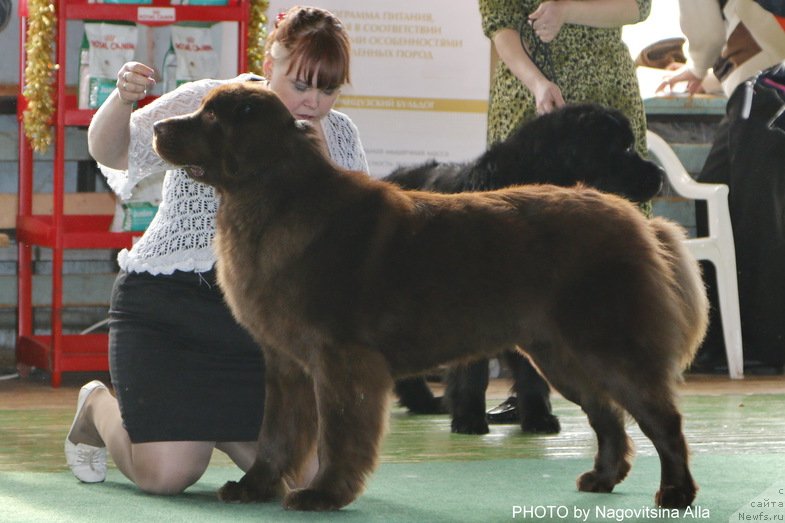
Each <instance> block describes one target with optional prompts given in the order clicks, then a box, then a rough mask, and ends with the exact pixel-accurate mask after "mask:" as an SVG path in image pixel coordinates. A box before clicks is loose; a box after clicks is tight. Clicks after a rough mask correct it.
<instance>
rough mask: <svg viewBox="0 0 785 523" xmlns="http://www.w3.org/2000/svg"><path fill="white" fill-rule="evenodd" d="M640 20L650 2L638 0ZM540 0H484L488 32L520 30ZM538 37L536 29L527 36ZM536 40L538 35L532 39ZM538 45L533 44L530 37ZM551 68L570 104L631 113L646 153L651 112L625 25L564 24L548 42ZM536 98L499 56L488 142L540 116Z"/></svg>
mask: <svg viewBox="0 0 785 523" xmlns="http://www.w3.org/2000/svg"><path fill="white" fill-rule="evenodd" d="M637 2H638V8H639V10H640V18H641V20H644V19H645V18H646V17H647V16H649V10H650V9H651V0H637ZM540 3H541V0H480V14H481V15H482V25H483V31H484V32H485V34H486V36H488V38H491V37H492V36H493V35H494V33H496V32H497V31H499V30H500V29H505V28H507V29H514V30H516V31H520V28H521V24H522V23H525V20H526V18H527V16H528V15H529V13H532V12H533V11H534V10H535V9H536V8H537V6H538V5H539V4H540ZM527 33H528V34H529V35H533V33H532V32H531V31H524V34H527ZM533 38H536V37H533ZM527 44H528V45H527V48H529V49H533V45H534V42H528V41H527ZM548 48H549V54H550V62H551V64H552V71H553V73H554V75H555V78H556V83H557V84H558V85H559V88H560V89H561V91H562V96H563V97H564V100H565V101H566V102H567V103H581V102H593V103H599V104H601V105H605V106H609V107H614V108H616V109H618V110H620V111H621V112H622V113H624V114H625V115H627V117H628V118H629V119H630V122H631V123H632V127H633V130H634V132H635V136H636V147H637V149H638V151H639V152H640V153H641V154H642V155H644V156H645V155H646V154H647V153H646V114H645V112H644V109H643V101H642V100H641V97H640V91H639V89H638V79H637V76H636V74H635V63H634V61H633V60H632V57H631V56H630V52H629V50H628V48H627V45H626V44H625V43H624V42H623V41H622V39H621V27H618V28H611V29H604V28H603V29H600V28H595V27H588V26H582V25H572V24H565V25H564V26H563V27H562V28H561V31H560V32H559V35H558V36H557V37H556V38H555V39H554V40H553V41H552V42H550V43H549V44H548ZM536 114H537V113H536V111H535V101H534V96H533V95H532V93H531V92H529V90H528V89H527V88H526V87H525V86H524V85H523V84H522V83H521V82H520V81H519V80H518V79H517V78H516V77H515V76H514V75H513V74H512V72H511V71H510V69H509V68H508V67H507V66H506V65H505V64H504V62H502V61H501V60H499V63H498V67H497V68H496V71H495V72H494V76H493V81H492V84H491V93H490V107H489V110H488V144H492V143H494V142H497V141H499V140H503V139H505V138H506V137H507V136H508V135H509V134H510V133H511V132H512V131H513V130H514V129H515V128H516V127H517V126H518V125H520V123H521V122H523V121H525V120H528V119H530V118H533V117H534V116H536Z"/></svg>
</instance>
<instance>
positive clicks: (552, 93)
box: [532, 80, 565, 115]
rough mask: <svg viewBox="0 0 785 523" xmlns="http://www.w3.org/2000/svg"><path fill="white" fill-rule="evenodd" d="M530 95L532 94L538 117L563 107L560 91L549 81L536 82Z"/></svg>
mask: <svg viewBox="0 0 785 523" xmlns="http://www.w3.org/2000/svg"><path fill="white" fill-rule="evenodd" d="M532 94H534V101H535V104H536V108H537V114H538V115H543V114H547V113H549V112H551V111H553V110H554V109H558V108H559V107H563V106H564V105H565V102H564V97H563V96H562V94H561V89H559V86H558V85H556V84H555V83H553V82H551V81H550V80H543V81H541V82H538V83H537V85H536V86H535V88H534V89H533V90H532Z"/></svg>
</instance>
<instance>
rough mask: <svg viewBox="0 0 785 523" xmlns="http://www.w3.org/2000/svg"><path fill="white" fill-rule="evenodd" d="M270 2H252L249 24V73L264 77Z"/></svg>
mask: <svg viewBox="0 0 785 523" xmlns="http://www.w3.org/2000/svg"><path fill="white" fill-rule="evenodd" d="M269 6H270V2H268V0H251V16H250V21H249V23H248V50H247V56H248V71H249V72H251V73H255V74H258V75H260V76H262V75H264V71H263V68H262V64H263V63H264V42H265V40H266V39H267V8H268V7H269Z"/></svg>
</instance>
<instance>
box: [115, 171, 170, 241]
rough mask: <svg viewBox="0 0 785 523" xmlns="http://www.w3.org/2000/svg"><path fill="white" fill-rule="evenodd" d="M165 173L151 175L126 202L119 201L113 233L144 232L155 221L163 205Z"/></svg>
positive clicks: (137, 186)
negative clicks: (160, 206)
mask: <svg viewBox="0 0 785 523" xmlns="http://www.w3.org/2000/svg"><path fill="white" fill-rule="evenodd" d="M163 182H164V173H158V174H153V175H150V176H148V177H146V178H144V179H142V180H140V181H139V183H138V184H136V186H135V187H134V189H133V193H132V194H131V197H130V198H129V199H128V200H126V201H123V202H121V201H119V199H118V201H117V204H116V206H115V214H114V219H113V220H112V226H111V230H112V231H115V232H117V231H132V232H137V231H144V230H146V229H147V227H148V226H149V225H150V222H152V221H153V218H154V217H155V214H156V213H157V212H158V206H159V205H160V204H161V193H162V191H163Z"/></svg>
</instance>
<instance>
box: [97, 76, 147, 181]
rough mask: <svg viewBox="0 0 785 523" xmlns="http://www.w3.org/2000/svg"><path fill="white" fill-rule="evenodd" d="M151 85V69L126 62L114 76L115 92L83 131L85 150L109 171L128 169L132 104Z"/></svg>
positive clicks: (140, 97)
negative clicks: (110, 169) (85, 140)
mask: <svg viewBox="0 0 785 523" xmlns="http://www.w3.org/2000/svg"><path fill="white" fill-rule="evenodd" d="M153 85H155V80H154V79H153V69H151V68H150V67H148V66H146V65H144V64H140V63H138V62H129V63H127V64H125V65H123V67H122V68H120V71H118V73H117V89H115V90H114V91H112V94H110V95H109V98H107V100H106V101H105V102H104V103H103V104H102V105H101V107H100V108H99V109H98V111H96V113H95V115H94V116H93V119H92V121H91V122H90V127H88V129H87V146H88V149H89V151H90V155H91V156H92V157H93V158H95V160H96V161H97V162H98V163H100V164H102V165H106V166H107V167H111V168H113V169H118V170H125V169H127V168H128V146H129V144H130V141H131V134H130V129H129V122H130V119H131V113H132V112H133V106H134V103H135V102H137V101H139V100H141V99H142V98H144V97H145V96H146V95H147V90H148V89H150V88H151V87H152V86H153Z"/></svg>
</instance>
